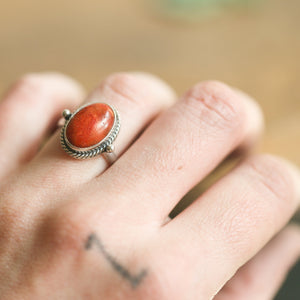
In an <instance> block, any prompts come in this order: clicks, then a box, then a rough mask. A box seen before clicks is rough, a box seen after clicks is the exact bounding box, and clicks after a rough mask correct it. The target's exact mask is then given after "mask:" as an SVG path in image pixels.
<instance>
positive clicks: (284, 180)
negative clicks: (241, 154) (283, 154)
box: [248, 154, 293, 202]
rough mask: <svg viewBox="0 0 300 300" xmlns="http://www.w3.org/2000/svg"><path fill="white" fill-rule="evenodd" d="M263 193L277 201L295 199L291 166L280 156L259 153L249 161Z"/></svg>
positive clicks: (259, 189) (257, 186)
mask: <svg viewBox="0 0 300 300" xmlns="http://www.w3.org/2000/svg"><path fill="white" fill-rule="evenodd" d="M248 166H249V167H250V170H251V173H252V174H253V177H254V180H255V182H256V183H257V185H256V188H257V189H258V191H259V192H260V193H261V194H264V195H266V196H269V197H271V198H272V199H275V200H277V201H284V202H286V201H291V200H292V199H293V195H292V191H293V184H292V183H293V180H292V176H291V172H290V170H289V168H288V167H287V166H286V163H285V162H283V161H282V160H281V159H280V158H278V157H275V156H273V155H269V154H262V155H257V156H255V157H253V158H252V159H250V160H249V161H248Z"/></svg>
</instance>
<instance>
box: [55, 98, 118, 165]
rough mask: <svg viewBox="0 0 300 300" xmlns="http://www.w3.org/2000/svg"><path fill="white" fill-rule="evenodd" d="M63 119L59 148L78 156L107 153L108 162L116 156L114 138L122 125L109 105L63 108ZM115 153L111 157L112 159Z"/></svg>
mask: <svg viewBox="0 0 300 300" xmlns="http://www.w3.org/2000/svg"><path fill="white" fill-rule="evenodd" d="M62 115H63V117H64V119H65V123H64V125H63V127H62V129H61V135H60V141H61V146H62V148H63V149H64V150H65V151H66V152H67V153H68V154H69V155H70V156H72V157H74V158H77V159H86V158H91V157H94V156H96V155H99V154H106V153H109V154H110V157H108V156H106V157H105V158H106V160H108V161H109V162H110V163H112V162H113V160H114V159H115V158H116V155H115V154H114V152H113V151H114V146H113V142H114V141H115V139H116V137H117V135H118V133H119V131H120V127H121V123H120V117H119V113H118V112H117V110H116V109H115V108H113V107H112V106H110V105H108V104H106V103H101V102H95V103H88V104H85V105H83V106H81V107H79V108H78V109H77V110H75V111H74V112H73V113H71V112H70V110H68V109H65V110H64V111H63V113H62ZM112 157H114V159H112Z"/></svg>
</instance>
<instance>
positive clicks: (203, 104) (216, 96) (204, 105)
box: [185, 81, 244, 129]
mask: <svg viewBox="0 0 300 300" xmlns="http://www.w3.org/2000/svg"><path fill="white" fill-rule="evenodd" d="M185 99H186V103H187V105H188V106H189V107H190V108H191V109H192V111H193V112H194V113H195V114H196V116H197V118H199V119H201V120H202V121H205V122H206V123H208V124H210V125H213V126H216V127H221V128H222V129H224V128H225V129H226V128H227V129H236V128H240V126H241V125H242V122H243V119H244V118H243V113H244V111H243V106H242V105H241V102H240V101H238V99H237V96H236V95H235V93H234V92H233V91H232V89H231V88H229V87H228V86H227V85H225V84H223V83H221V82H218V81H205V82H201V83H198V84H196V85H195V86H194V87H193V88H191V89H190V90H189V91H188V92H187V95H186V98H185Z"/></svg>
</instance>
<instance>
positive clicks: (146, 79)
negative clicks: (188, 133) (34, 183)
mask: <svg viewBox="0 0 300 300" xmlns="http://www.w3.org/2000/svg"><path fill="white" fill-rule="evenodd" d="M174 100H175V94H174V92H173V91H172V90H171V88H170V87H168V86H167V85H166V84H165V83H164V82H162V81H161V80H159V79H158V78H156V77H154V76H151V75H148V74H144V73H118V74H114V75H111V76H110V77H108V78H107V79H106V80H104V81H103V82H102V84H101V85H100V86H99V87H98V88H96V89H95V91H94V92H93V93H91V95H90V96H89V97H88V99H87V100H86V102H97V101H98V102H105V103H107V104H109V105H111V106H112V107H114V108H116V109H117V111H118V112H119V114H120V117H121V123H122V125H123V126H121V130H120V134H119V135H118V137H117V139H116V141H115V143H114V145H115V153H116V154H117V155H118V156H119V155H121V153H122V152H123V151H125V149H126V148H127V147H128V146H129V145H130V144H131V143H132V141H133V140H134V139H135V138H136V137H137V135H138V134H139V133H140V132H141V131H142V130H143V128H144V127H145V126H146V125H147V124H148V123H149V122H150V121H151V120H152V119H153V118H154V117H155V116H156V115H157V114H158V113H159V112H160V111H161V110H163V109H164V108H165V107H168V106H170V105H171V104H172V103H173V102H174ZM59 134H60V132H56V134H54V136H53V137H52V138H51V139H50V140H49V141H48V143H47V144H46V145H45V147H44V148H43V150H42V151H41V152H40V153H39V155H38V156H37V157H36V159H35V160H34V161H33V162H32V164H31V168H30V170H29V171H30V172H32V173H33V174H34V177H35V176H37V177H38V178H40V179H42V180H43V182H44V185H45V181H46V182H47V181H48V180H49V182H50V183H52V184H50V186H51V187H52V188H53V183H54V185H55V186H56V188H58V190H60V188H62V189H65V188H66V187H67V188H68V189H69V188H72V187H74V186H78V184H80V183H84V182H87V181H88V180H89V179H91V178H93V177H95V176H97V175H99V174H100V173H101V172H103V171H104V170H105V169H106V168H107V163H106V161H105V159H104V158H103V157H101V156H97V157H95V158H92V159H88V160H76V159H74V158H71V157H69V156H68V155H67V154H66V153H65V152H64V151H63V150H62V149H61V145H60V138H59ZM53 178H55V179H54V180H53ZM66 182H68V185H66ZM45 186H48V185H47V184H46V185H45Z"/></svg>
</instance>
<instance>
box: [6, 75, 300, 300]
mask: <svg viewBox="0 0 300 300" xmlns="http://www.w3.org/2000/svg"><path fill="white" fill-rule="evenodd" d="M82 98H83V92H82V89H81V88H80V87H79V86H78V85H77V84H76V83H75V82H73V81H72V80H71V79H68V78H66V77H64V76H62V75H58V74H32V75H27V76H25V77H24V78H22V79H21V80H20V81H19V82H18V83H17V84H16V85H15V86H14V87H12V89H11V90H10V91H9V92H8V93H7V94H6V95H5V97H4V99H3V101H2V102H1V104H0V154H1V155H0V163H1V169H0V178H1V186H0V196H1V199H0V226H1V231H0V232H1V233H0V245H1V246H0V279H1V280H0V299H1V300H3V299H5V300H6V299H9V300H11V299H13V300H19V299H30V300H34V299H72V300H74V299H142V300H148V299H151V300H156V299H159V300H164V299H172V300H174V299H175V300H176V299H183V300H186V299H187V300H190V299H212V298H213V297H214V296H215V295H217V296H216V297H215V299H218V300H226V299H231V300H235V299H243V300H246V299H252V300H253V299H255V300H260V299H270V298H271V297H272V296H273V295H274V293H275V292H276V290H277V288H278V287H279V285H280V283H281V282H282V280H283V278H284V276H285V274H286V273H287V271H288V269H289V267H290V266H291V264H292V263H294V262H295V260H296V259H297V258H298V256H299V253H300V231H299V229H298V228H297V227H295V226H290V227H286V229H283V230H282V228H283V227H284V226H285V225H286V223H287V222H288V221H289V219H290V218H291V216H292V215H293V214H294V212H295V211H296V209H297V207H298V205H299V194H300V193H299V186H300V177H299V173H298V171H297V170H296V168H295V167H294V166H292V165H291V164H290V163H287V162H285V161H284V160H282V159H280V158H276V157H273V156H270V155H255V156H249V157H248V158H247V159H245V160H244V161H242V162H241V163H240V164H239V165H238V166H237V167H236V168H235V169H234V170H232V171H231V172H229V173H228V174H227V175H225V176H224V177H223V178H222V179H220V180H219V181H218V182H217V183H216V184H214V185H213V186H212V187H211V188H209V189H208V190H207V191H206V192H205V193H204V194H203V195H202V196H201V197H199V198H198V199H196V200H195V202H194V203H193V204H192V205H190V206H189V207H188V208H186V209H185V210H184V211H183V212H182V213H180V214H179V215H178V216H177V217H175V218H174V219H173V220H170V219H168V218H167V216H168V214H169V212H170V211H171V210H172V208H173V207H174V206H175V205H176V203H178V201H179V200H180V199H181V198H182V197H183V196H184V195H185V194H186V193H187V192H188V191H189V190H190V189H191V188H192V187H193V186H194V185H195V184H196V183H198V182H199V181H201V180H202V179H203V178H204V177H205V176H206V175H208V174H209V173H210V172H211V171H212V170H213V169H214V168H215V167H216V166H217V165H218V164H220V162H221V161H222V160H223V159H224V158H225V157H226V156H227V155H228V154H229V153H230V152H232V151H233V150H235V149H237V148H239V147H243V148H249V147H250V146H251V145H252V144H253V142H254V141H255V140H256V138H257V137H258V136H259V134H260V132H261V129H262V123H263V122H262V115H261V112H260V109H259V108H258V106H257V104H256V103H255V102H254V101H253V100H251V99H250V98H249V97H248V96H246V95H245V94H243V93H242V92H239V91H237V90H234V89H232V88H230V87H228V86H226V85H224V84H222V83H219V82H203V83H199V84H197V85H195V86H194V87H193V88H191V89H190V90H189V91H188V92H187V93H186V94H185V95H184V96H183V97H182V98H181V99H180V100H179V101H177V102H176V103H175V99H176V97H175V95H174V93H173V92H172V90H171V89H170V88H169V87H168V86H167V85H166V84H164V83H163V82H161V81H160V80H159V79H157V78H155V77H153V76H150V75H146V74H139V73H132V74H115V75H112V76H110V77H108V79H106V80H105V81H104V82H103V83H102V84H101V85H100V86H99V87H97V88H96V89H95V91H94V92H93V93H92V94H91V95H90V96H89V98H88V101H91V100H99V101H103V102H106V103H108V104H111V105H113V106H114V107H116V108H117V109H118V111H119V113H120V116H121V120H122V127H121V131H120V134H119V136H118V137H117V139H116V142H115V149H116V153H117V155H118V156H119V159H118V160H117V161H116V162H115V163H114V164H113V165H112V166H111V167H110V168H107V164H106V162H105V160H104V159H103V157H102V156H97V157H96V158H93V159H89V160H76V159H73V158H71V157H69V156H68V155H67V154H66V153H65V152H64V151H63V150H62V149H61V146H60V139H59V130H56V131H55V132H53V131H54V129H55V126H56V124H57V121H58V119H59V118H60V114H61V112H62V110H63V109H64V108H69V109H70V110H73V109H75V108H76V107H78V106H79V105H80V103H81V101H82ZM152 121H153V122H152ZM150 122H151V124H150ZM145 127H146V130H145V131H143V130H144V128H145ZM46 137H47V139H46V141H45V143H43V141H44V139H45V138H46ZM137 137H138V138H137ZM41 144H43V145H42V146H41V147H40V145H41ZM39 148H40V149H39ZM121 154H122V156H121ZM279 231H281V232H280V233H279V234H277V233H278V232H279ZM276 234H277V235H276ZM275 235H276V236H275ZM274 236H275V237H274ZM272 238H273V239H272ZM271 239H272V240H271ZM270 240H271V241H270ZM228 280H229V281H228ZM226 282H227V283H226Z"/></svg>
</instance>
